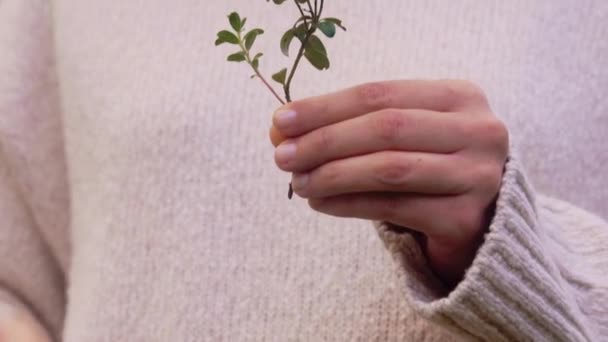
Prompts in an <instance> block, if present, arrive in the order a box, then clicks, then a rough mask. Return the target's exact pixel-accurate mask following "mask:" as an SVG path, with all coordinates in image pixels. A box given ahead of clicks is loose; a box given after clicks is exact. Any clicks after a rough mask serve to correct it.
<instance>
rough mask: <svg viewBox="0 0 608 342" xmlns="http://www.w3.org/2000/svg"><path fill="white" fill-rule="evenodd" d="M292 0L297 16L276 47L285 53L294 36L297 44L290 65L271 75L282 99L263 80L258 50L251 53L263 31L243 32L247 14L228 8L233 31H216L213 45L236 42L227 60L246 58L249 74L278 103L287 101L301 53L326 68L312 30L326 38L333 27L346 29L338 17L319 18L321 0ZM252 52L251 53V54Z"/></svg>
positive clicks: (321, 47)
mask: <svg viewBox="0 0 608 342" xmlns="http://www.w3.org/2000/svg"><path fill="white" fill-rule="evenodd" d="M266 1H267V2H270V0H266ZM287 1H288V0H272V2H273V3H275V4H277V5H282V4H284V3H286V2H287ZM293 3H294V4H295V6H296V7H297V9H298V13H299V15H300V16H299V18H298V19H297V20H296V21H295V22H294V24H293V25H292V27H290V28H289V29H288V30H287V31H286V32H285V33H284V34H283V36H282V37H281V41H280V48H281V52H282V53H283V54H284V55H285V56H287V57H289V50H290V46H291V43H292V41H293V40H294V38H297V39H298V40H299V41H300V48H299V49H298V53H297V54H296V56H295V59H294V62H293V65H292V66H291V68H289V69H288V68H283V69H281V70H279V71H278V72H276V73H275V74H273V75H272V79H273V80H274V81H275V82H277V83H279V84H280V85H281V86H282V88H283V92H284V94H285V99H284V100H283V99H282V98H281V97H280V96H279V95H278V93H277V92H276V91H275V90H274V89H273V87H272V86H271V85H270V84H269V83H268V82H267V81H266V79H265V78H264V76H262V74H261V73H260V70H259V66H260V59H261V57H262V56H263V54H262V53H256V54H255V55H253V53H252V52H251V49H252V47H253V44H254V43H255V40H256V38H257V37H258V36H259V35H261V34H263V33H264V30H262V29H261V28H254V29H252V30H251V31H249V32H246V33H245V31H246V30H245V22H246V21H247V18H241V16H240V15H239V14H238V13H237V12H232V13H231V14H230V15H228V21H229V22H230V26H231V27H232V30H233V31H229V30H222V31H220V32H218V33H217V39H216V41H215V45H221V44H223V43H228V44H233V45H237V46H238V47H239V51H237V52H235V53H232V54H231V55H229V56H228V58H227V59H228V61H230V62H247V64H249V65H250V66H251V68H252V69H253V72H254V74H253V75H251V78H259V79H260V80H261V81H262V83H263V84H264V85H265V86H266V88H268V90H269V91H270V92H271V93H272V94H273V95H274V96H275V97H276V98H277V100H278V101H279V102H280V103H281V104H285V102H291V84H292V81H293V78H294V76H295V73H296V70H297V69H298V66H299V64H300V61H301V60H302V57H304V58H305V59H306V60H308V62H310V64H311V65H312V66H314V67H315V68H316V69H318V70H325V69H329V66H330V62H329V57H328V55H327V49H326V48H325V45H324V44H323V42H322V41H321V39H320V38H319V36H318V35H317V34H316V33H317V31H321V32H322V33H323V35H325V36H326V37H328V38H333V37H334V36H335V35H336V30H337V28H341V29H342V30H345V31H346V28H345V27H344V26H343V25H342V21H341V20H340V19H337V18H322V17H321V15H322V13H323V6H324V0H293ZM252 55H253V57H252Z"/></svg>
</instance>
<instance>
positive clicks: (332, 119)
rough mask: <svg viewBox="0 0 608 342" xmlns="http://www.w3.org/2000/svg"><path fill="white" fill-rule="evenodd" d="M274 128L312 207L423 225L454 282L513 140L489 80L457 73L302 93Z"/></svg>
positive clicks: (429, 247)
mask: <svg viewBox="0 0 608 342" xmlns="http://www.w3.org/2000/svg"><path fill="white" fill-rule="evenodd" d="M270 137H271V140H272V142H273V144H274V145H275V146H277V148H276V151H275V161H276V164H277V165H278V167H279V168H281V169H282V170H284V171H289V172H293V173H294V175H293V178H292V184H293V188H294V191H295V193H296V194H297V195H299V196H301V197H303V198H307V199H308V203H309V205H310V207H311V208H313V209H314V210H317V211H319V212H322V213H326V214H329V215H334V216H339V217H355V218H362V219H369V220H382V221H387V222H390V223H392V224H394V225H398V226H402V227H407V228H410V229H413V230H416V231H418V232H420V233H422V234H423V235H424V237H425V239H424V240H423V248H424V250H425V253H426V255H427V257H428V260H429V263H430V265H431V267H432V268H433V269H434V270H435V272H436V273H437V274H438V275H439V276H440V277H441V278H442V279H443V280H444V281H446V282H447V283H448V284H451V285H454V284H455V283H456V282H458V281H459V280H460V279H461V278H462V275H463V273H464V271H465V269H466V268H467V267H468V266H469V265H470V263H471V262H472V260H473V258H474V256H475V253H476V251H477V248H478V247H479V245H480V243H481V238H482V237H483V234H484V233H485V231H486V229H487V227H488V225H489V223H490V220H491V218H492V216H493V207H494V202H495V199H496V197H497V194H498V191H499V189H500V185H501V179H502V174H503V169H504V165H505V162H506V158H507V153H508V146H509V137H508V132H507V129H506V128H505V125H504V124H503V123H502V122H501V121H500V120H498V119H497V118H496V116H495V115H494V114H493V113H492V111H491V109H490V106H489V104H488V101H487V99H486V97H485V95H484V93H483V92H482V90H480V89H479V88H478V87H477V86H475V85H473V84H471V83H469V82H466V81H452V80H449V81H448V80H441V81H418V80H406V81H388V82H378V83H370V84H365V85H360V86H356V87H353V88H349V89H345V90H342V91H339V92H336V93H332V94H328V95H322V96H317V97H313V98H308V99H304V100H300V101H295V102H292V103H289V104H287V105H285V106H284V107H282V108H280V109H279V110H278V111H277V112H276V113H275V115H274V117H273V125H272V127H271V130H270ZM285 139H286V140H285Z"/></svg>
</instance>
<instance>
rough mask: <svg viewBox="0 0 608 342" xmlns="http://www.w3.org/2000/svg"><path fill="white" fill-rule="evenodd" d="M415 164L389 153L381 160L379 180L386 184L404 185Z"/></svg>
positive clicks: (377, 172)
mask: <svg viewBox="0 0 608 342" xmlns="http://www.w3.org/2000/svg"><path fill="white" fill-rule="evenodd" d="M412 170H413V165H412V164H411V163H409V162H406V161H404V160H402V159H400V158H396V157H395V156H394V155H390V154H389V155H388V156H386V157H385V158H383V160H382V161H381V162H380V166H379V167H378V170H377V171H376V174H377V177H378V181H379V182H380V183H382V184H385V185H403V184H405V183H406V182H407V181H408V178H409V176H410V174H411V173H412Z"/></svg>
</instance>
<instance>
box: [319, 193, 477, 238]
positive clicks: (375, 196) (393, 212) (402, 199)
mask: <svg viewBox="0 0 608 342" xmlns="http://www.w3.org/2000/svg"><path fill="white" fill-rule="evenodd" d="M308 204H309V205H310V207H311V208H313V209H314V210H316V211H319V212H321V213H324V214H328V215H332V216H337V217H350V218H360V219H366V220H377V221H388V222H391V223H393V224H395V225H398V226H402V227H408V228H411V229H413V230H416V231H419V232H421V233H424V234H425V235H426V236H427V237H429V239H434V240H449V241H459V240H462V239H463V238H465V237H466V236H467V234H469V231H470V229H471V228H470V227H477V226H479V224H480V222H482V221H483V220H484V216H483V212H482V211H479V210H476V209H475V204H474V203H473V202H472V201H470V200H468V199H465V198H464V196H431V195H412V194H400V193H357V194H346V195H340V196H334V197H324V198H312V199H309V200H308Z"/></svg>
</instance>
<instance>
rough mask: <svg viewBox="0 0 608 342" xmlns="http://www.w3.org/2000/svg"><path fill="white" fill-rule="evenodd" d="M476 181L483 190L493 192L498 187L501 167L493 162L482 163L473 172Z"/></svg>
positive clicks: (500, 178)
mask: <svg viewBox="0 0 608 342" xmlns="http://www.w3.org/2000/svg"><path fill="white" fill-rule="evenodd" d="M474 175H475V180H476V183H477V185H478V187H479V189H481V190H482V191H484V192H491V193H494V192H496V191H498V189H499V188H500V182H501V180H502V169H501V168H500V167H498V166H497V165H495V164H493V163H483V164H480V165H479V166H477V169H476V170H475V172H474Z"/></svg>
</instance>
